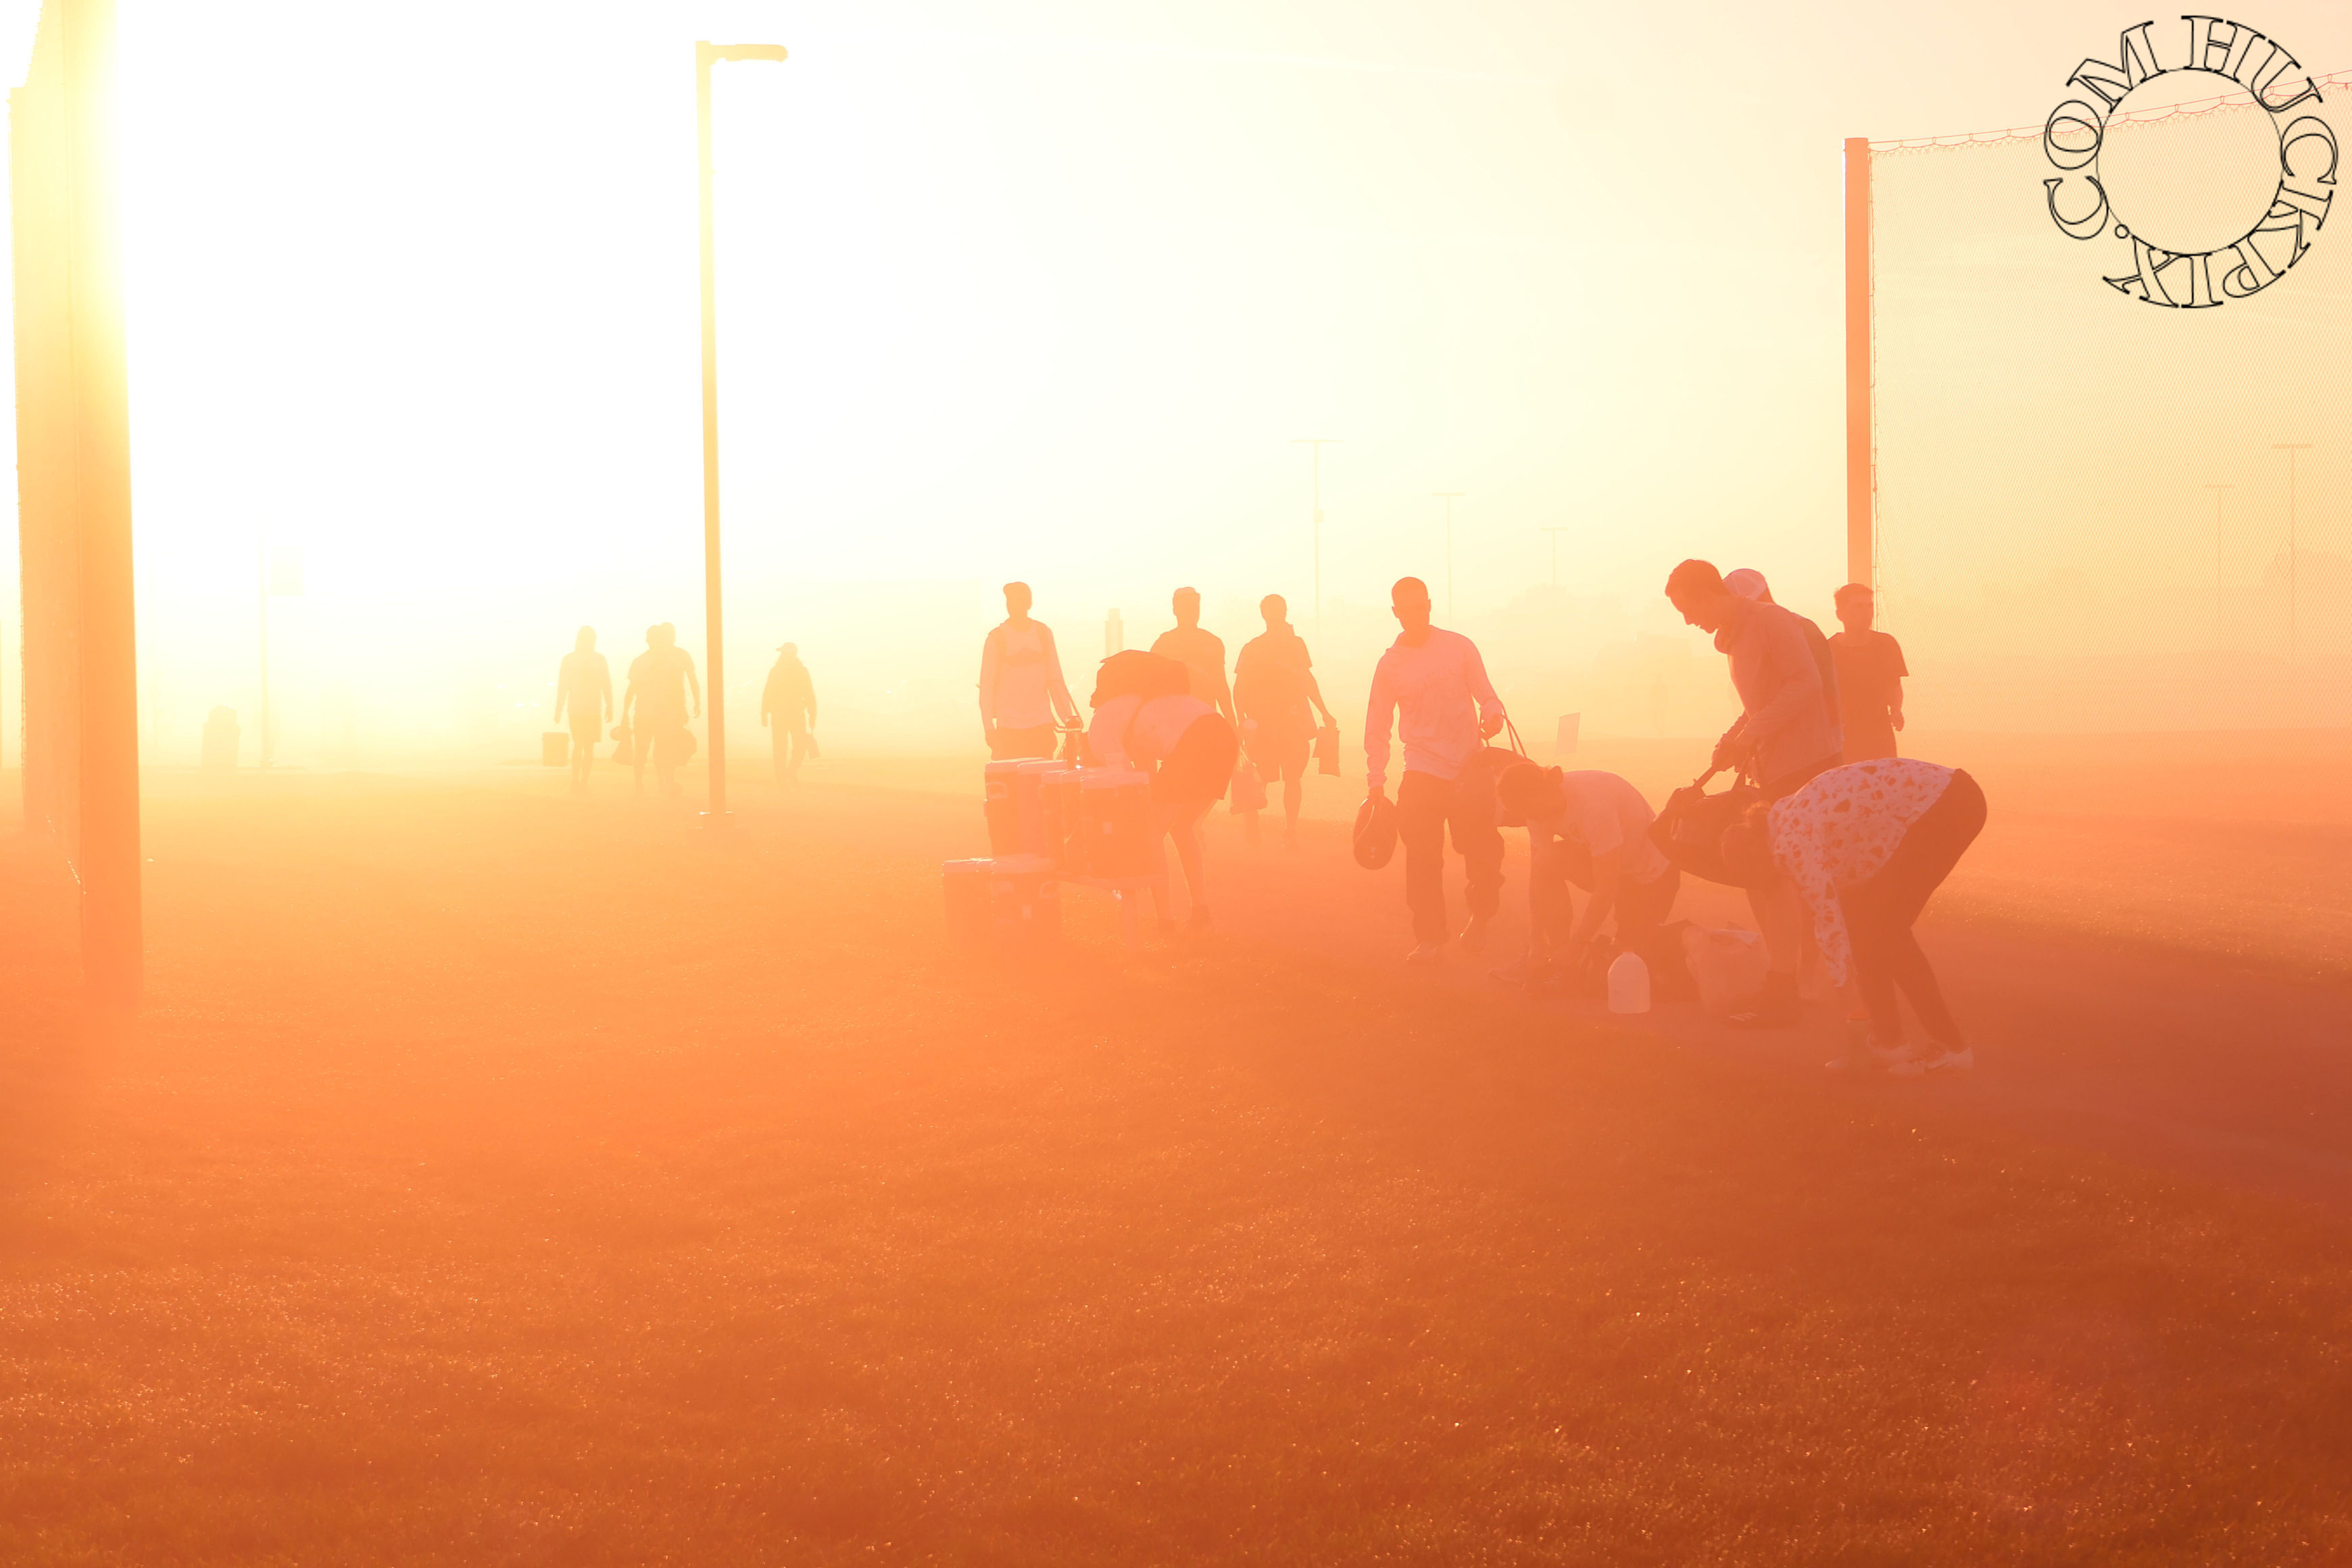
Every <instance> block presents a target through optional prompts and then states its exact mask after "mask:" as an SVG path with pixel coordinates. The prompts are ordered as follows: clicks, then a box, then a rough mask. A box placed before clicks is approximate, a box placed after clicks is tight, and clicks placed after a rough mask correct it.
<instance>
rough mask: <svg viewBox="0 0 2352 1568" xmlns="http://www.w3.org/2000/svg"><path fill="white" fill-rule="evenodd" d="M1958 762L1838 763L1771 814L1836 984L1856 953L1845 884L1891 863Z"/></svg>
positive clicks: (1775, 838)
mask: <svg viewBox="0 0 2352 1568" xmlns="http://www.w3.org/2000/svg"><path fill="white" fill-rule="evenodd" d="M1951 782H1952V770H1951V769H1949V768H1947V767H1939V766H1937V764H1936V763H1923V762H1921V761H1919V760H1918V759H1917V758H1916V757H1882V758H1878V759H1876V760H1874V761H1871V762H1867V763H1849V764H1847V765H1846V766H1844V767H1842V768H1832V769H1831V770H1830V771H1829V772H1827V773H1823V774H1822V775H1821V776H1820V777H1819V778H1816V779H1814V780H1813V781H1812V782H1811V784H1807V785H1806V786H1805V787H1804V788H1802V789H1801V790H1799V791H1798V792H1797V793H1796V794H1794V795H1790V796H1789V797H1788V798H1787V799H1786V800H1781V801H1776V802H1775V803H1774V804H1773V806H1772V809H1771V812H1770V813H1769V815H1768V816H1767V817H1766V818H1765V824H1766V834H1767V837H1768V839H1769V843H1770V845H1771V849H1772V860H1773V863H1774V864H1775V865H1777V866H1779V867H1780V869H1782V870H1783V871H1786V872H1787V873H1788V874H1789V876H1790V879H1793V880H1794V881H1795V882H1796V884H1797V890H1798V891H1799V892H1801V893H1802V894H1803V895H1804V899H1805V906H1806V908H1808V909H1810V910H1811V911H1812V916H1813V936H1814V938H1815V940H1817V941H1818V942H1820V943H1821V946H1822V967H1823V968H1825V969H1827V970H1828V971H1829V976H1830V980H1831V982H1832V984H1838V985H1843V984H1845V977H1846V964H1847V962H1848V960H1849V959H1850V958H1851V957H1852V956H1853V944H1852V942H1849V941H1848V940H1847V937H1846V929H1845V906H1844V904H1843V903H1842V902H1841V901H1840V900H1839V898H1838V894H1839V892H1840V891H1841V890H1842V889H1846V888H1851V887H1853V886H1854V885H1855V884H1857V883H1860V882H1866V881H1868V880H1870V879H1871V878H1873V877H1875V876H1876V875H1878V873H1879V872H1880V871H1881V870H1883V869H1885V866H1886V862H1887V861H1888V860H1889V859H1890V858H1892V857H1893V856H1894V854H1895V850H1896V848H1898V847H1900V846H1901V845H1902V843H1903V837H1904V835H1905V834H1906V833H1908V832H1910V831H1911V825H1912V824H1913V823H1915V822H1916V821H1918V820H1919V818H1920V817H1921V816H1925V815H1926V814H1927V808H1928V807H1929V806H1931V805H1935V804H1936V803H1937V801H1938V800H1941V799H1942V798H1943V797H1944V791H1945V789H1946V787H1947V786H1948V785H1949V784H1951Z"/></svg>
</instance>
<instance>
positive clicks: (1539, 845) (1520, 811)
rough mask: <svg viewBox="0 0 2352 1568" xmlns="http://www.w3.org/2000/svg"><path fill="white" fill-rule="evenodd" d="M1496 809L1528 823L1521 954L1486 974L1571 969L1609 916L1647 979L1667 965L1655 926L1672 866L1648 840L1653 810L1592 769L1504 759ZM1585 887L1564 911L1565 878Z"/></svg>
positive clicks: (1668, 899) (1671, 967)
mask: <svg viewBox="0 0 2352 1568" xmlns="http://www.w3.org/2000/svg"><path fill="white" fill-rule="evenodd" d="M1495 794H1496V798H1497V799H1498V800H1499V801H1500V802H1501V803H1502V805H1503V806H1504V808H1505V809H1506V810H1507V811H1509V812H1510V813H1511V814H1512V815H1514V816H1519V817H1522V818H1524V819H1525V821H1526V822H1527V825H1528V850H1529V857H1528V916H1529V920H1528V956H1527V957H1526V958H1525V959H1523V960H1521V961H1520V963H1518V964H1517V965H1516V966H1514V967H1513V968H1507V969H1503V970H1498V971H1496V973H1497V975H1498V976H1499V977H1500V978H1502V979H1505V980H1524V981H1529V982H1534V981H1539V980H1541V979H1543V978H1544V977H1545V975H1546V973H1547V972H1552V973H1561V974H1569V973H1574V972H1575V970H1576V968H1577V966H1578V964H1579V963H1580V962H1581V961H1582V960H1583V958H1584V955H1585V953H1586V952H1588V951H1589V950H1590V949H1591V945H1592V942H1593V941H1594V940H1595V939H1596V938H1598V937H1599V936H1600V934H1601V924H1602V922H1604V921H1609V920H1611V919H1612V917H1613V918H1614V920H1615V921H1616V928H1617V945H1618V946H1619V947H1621V948H1623V949H1625V950H1626V951H1627V952H1637V953H1639V954H1641V956H1642V962H1643V963H1645V964H1647V965H1649V969H1650V974H1651V979H1652V983H1653V984H1656V983H1657V982H1658V981H1660V980H1661V979H1662V978H1663V977H1664V976H1665V975H1667V974H1671V973H1675V958H1674V955H1673V954H1672V953H1671V952H1668V951H1666V948H1665V944H1664V940H1663V939H1662V937H1661V936H1660V933H1659V928H1660V927H1662V926H1664V924H1665V921H1666V917H1667V916H1668V915H1670V914H1672V913H1673V912H1674V907H1675V894H1676V893H1677V892H1679V891H1680V890H1681V889H1682V885H1683V874H1682V871H1681V870H1680V869H1679V868H1677V867H1676V866H1675V863H1674V862H1673V861H1671V860H1669V859H1667V858H1665V856H1664V854H1663V853H1662V852H1661V851H1660V850H1659V848H1658V847H1657V845H1656V844H1654V843H1653V842H1652V841H1651V839H1650V824H1651V823H1653V822H1654V821H1656V820H1657V815H1658V814H1657V813H1656V812H1654V811H1653V810H1651V809H1650V803H1649V802H1648V801H1646V800H1644V799H1643V798H1642V792H1641V791H1640V790H1637V789H1635V788H1634V787H1633V784H1631V783H1630V782H1628V781H1627V780H1625V779H1622V778H1620V777H1619V776H1618V775H1617V774H1615V773H1601V772H1600V771H1599V770H1597V769H1589V768H1580V769H1577V770H1574V771H1572V772H1571V771H1565V770H1562V769H1559V768H1542V767H1538V766H1537V765H1536V764H1535V763H1512V764H1511V765H1510V766H1509V767H1507V768H1505V769H1504V770H1503V773H1502V776H1501V777H1500V778H1499V779H1497V780H1496V785H1495ZM1570 882H1573V883H1576V884H1578V885H1579V886H1581V887H1583V888H1585V889H1588V890H1589V891H1590V892H1591V897H1590V898H1588V899H1586V900H1584V912H1583V913H1582V914H1581V915H1578V916H1576V917H1575V919H1574V920H1573V921H1568V920H1566V919H1565V918H1564V915H1565V907H1566V905H1567V904H1568V901H1569V894H1568V889H1567V884H1569V883H1570Z"/></svg>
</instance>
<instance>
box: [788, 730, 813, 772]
mask: <svg viewBox="0 0 2352 1568" xmlns="http://www.w3.org/2000/svg"><path fill="white" fill-rule="evenodd" d="M792 741H793V754H792V762H791V768H790V771H789V773H787V774H786V776H785V779H784V782H785V783H786V784H798V783H800V782H801V764H802V763H805V762H807V761H808V752H809V732H808V731H806V730H803V729H802V728H800V727H798V726H797V725H796V726H794V727H793V735H792Z"/></svg>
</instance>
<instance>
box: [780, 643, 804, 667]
mask: <svg viewBox="0 0 2352 1568" xmlns="http://www.w3.org/2000/svg"><path fill="white" fill-rule="evenodd" d="M776 651H777V652H778V653H780V654H782V655H783V656H784V657H785V658H789V659H791V660H792V661H793V663H795V664H798V663H799V662H800V658H801V645H800V644H798V643H796V642H788V643H779V644H778V645H777V646H776Z"/></svg>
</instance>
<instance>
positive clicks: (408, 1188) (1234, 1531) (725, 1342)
mask: <svg viewBox="0 0 2352 1568" xmlns="http://www.w3.org/2000/svg"><path fill="white" fill-rule="evenodd" d="M262 784H267V785H268V788H267V789H264V788H261V787H259V786H260V785H262ZM544 789H545V783H544V781H543V780H536V779H534V780H532V781H530V787H528V788H526V787H522V786H520V784H518V785H517V786H516V787H506V788H469V787H459V786H457V785H425V784H393V783H387V782H384V781H369V780H364V779H355V778H345V779H330V778H319V779H309V780H303V779H284V780H270V781H250V782H247V781H239V783H238V784H237V785H236V787H235V788H234V789H232V790H229V791H227V792H225V793H220V794H217V795H204V794H189V795H183V796H182V797H180V798H173V799H164V800H159V801H158V802H157V803H155V804H154V805H152V808H151V826H150V834H149V853H150V854H151V855H152V856H153V857H154V863H153V864H152V866H151V867H150V868H149V871H150V896H151V931H152V952H153V958H152V997H153V1000H152V1005H151V1006H150V1008H149V1009H148V1011H147V1013H146V1015H145V1016H144V1017H143V1018H142V1020H141V1021H140V1022H138V1023H137V1024H136V1025H135V1026H130V1027H118V1028H112V1029H106V1028H100V1027H97V1026H88V1025H85V1024H82V1023H80V1022H79V1021H77V1019H76V1018H75V1016H74V1015H73V1014H72V1013H71V1012H70V1010H69V1009H68V1007H67V1006H66V1005H65V1001H64V997H63V994H62V986H63V981H62V978H61V973H60V958H61V954H62V940H61V936H60V928H61V926H62V924H63V921H64V919H65V917H66V915H67V914H68V913H69V910H70V902H69V900H70V896H71V895H70V889H69V888H68V887H67V886H66V885H64V884H62V883H61V881H60V879H59V877H58V873H57V872H56V870H55V868H53V867H50V866H49V865H48V864H47V861H46V860H45V859H44V858H43V857H42V855H41V853H40V852H39V850H38V849H37V847H36V846H34V845H32V844H31V843H29V842H28V841H26V840H23V839H21V838H20V839H15V840H11V841H9V842H7V843H6V844H5V847H0V868H5V881H6V885H7V887H8V888H9V889H10V896H9V897H8V899H7V900H5V906H0V934H5V938H6V941H5V944H0V1008H5V1016H7V1017H9V1018H11V1019H14V1020H16V1026H15V1027H12V1028H11V1029H10V1030H9V1031H8V1034H7V1038H6V1041H5V1046H0V1067H5V1092H0V1130H5V1143H4V1144H0V1146H4V1147H5V1167H0V1258H5V1274H0V1323H5V1325H6V1331H5V1334H0V1561H5V1562H8V1563H38V1564H52V1563H53V1564H67V1563H77V1564H79V1563H137V1564H164V1563H240V1564H242V1563H260V1564H275V1563H287V1564H293V1563H301V1564H341V1563H352V1564H361V1563H367V1564H374V1563H551V1564H553V1563H696V1564H723V1563H793V1564H824V1563H876V1562H885V1563H1006V1564H1013V1563H1020V1564H1054V1563H1114V1562H1115V1563H1170V1564H1177V1563H1205V1562H1258V1563H1432V1564H1437V1563H1445V1564H1457V1563H1591V1564H1596V1565H1599V1564H1635V1563H1658V1564H1687V1563H1759V1564H1766V1563H1772V1564H1778V1563H1971V1564H1974V1563H2099V1564H2113V1563H2200V1564H2202V1563H2265V1564H2267V1563H2298V1564H2303V1563H2307V1564H2322V1563H2352V1247H2347V1238H2352V1227H2347V1223H2346V1222H2345V1221H2344V1220H2343V1219H2342V1218H2341V1217H2340V1216H2337V1215H2330V1214H2326V1213H2323V1212H2320V1211H2312V1210H2301V1209H2295V1208H2291V1207H2287V1206H2284V1205H2275V1204H2272V1203H2268V1202H2264V1201H2262V1200H2258V1199H2255V1198H2252V1197H2246V1196H2242V1195H2236V1194H2229V1193H2226V1192H2221V1191H2218V1190H2213V1189H2209V1188H2200V1187H2198V1186H2195V1185H2192V1184H2186V1183H2181V1182H2176V1181H2170V1180H2167V1179H2164V1178H2161V1177H2158V1176H2156V1175H2151V1174H2148V1173H2143V1172H2138V1171H2134V1170H2130V1169H2126V1168H2125V1167H2122V1166H2116V1165H2110V1164H2105V1163H2100V1162H2097V1161H2095V1160H2093V1159H2091V1158H2089V1157H2087V1156H2084V1155H2080V1154H2074V1153H2069V1152H2062V1151H2055V1150H2051V1149H2046V1148H2041V1147H2036V1146H2034V1145H2032V1144H2030V1143H2028V1142H2023V1141H2021V1140H2019V1139H2017V1138H2014V1137H2010V1136H2005V1135H2002V1134H2000V1133H1999V1132H1997V1131H1991V1130H1989V1129H1988V1128H1987V1127H1985V1126H1984V1125H1982V1124H1981V1123H1979V1121H1973V1120H1971V1119H1970V1118H1969V1117H1968V1116H1966V1115H1963V1114H1960V1113H1958V1112H1957V1111H1955V1110H1951V1109H1949V1108H1948V1107H1943V1106H1939V1105H1938V1103H1937V1101H1936V1100H1933V1099H1932V1098H1929V1097H1922V1096H1918V1095H1913V1094H1897V1093H1890V1092H1879V1091H1854V1090H1849V1089H1840V1088H1837V1087H1834V1086H1831V1085H1827V1084H1823V1083H1820V1082H1815V1081H1812V1080H1811V1079H1809V1078H1806V1079H1800V1078H1795V1077H1792V1076H1790V1074H1787V1073H1785V1072H1772V1071H1767V1070H1762V1069H1760V1068H1743V1067H1741V1066H1739V1065H1738V1064H1736V1063H1727V1062H1725V1061H1723V1060H1721V1059H1717V1058H1706V1057H1704V1056H1700V1055H1696V1054H1692V1053H1686V1052H1683V1051H1678V1050H1675V1049H1672V1048H1668V1047H1662V1046H1661V1045H1659V1044H1658V1043H1657V1042H1655V1041H1654V1040H1648V1039H1643V1038H1639V1037H1634V1036H1631V1035H1626V1034H1619V1033H1612V1032H1611V1031H1608V1030H1605V1029H1601V1028H1574V1027H1564V1026H1563V1025H1562V1023H1561V1021H1560V1019H1559V1016H1557V1015H1555V1014H1551V1013H1547V1012H1544V1011H1540V1010H1538V1009H1536V1008H1533V1007H1530V1006H1527V1005H1521V1004H1519V1003H1517V1002H1514V1001H1512V1000H1511V999H1509V998H1507V997H1503V996H1491V997H1489V996H1479V995H1475V994H1471V995H1465V994H1461V993H1458V992H1448V991H1442V990H1434V989H1432V988H1428V987H1424V986H1419V985H1415V984H1410V983H1409V979H1410V977H1408V976H1403V975H1400V974H1396V973H1391V972H1388V971H1386V970H1369V969H1364V968H1360V967H1355V966H1350V965H1347V964H1343V963H1336V962H1331V963H1325V962H1319V961H1316V960H1313V959H1311V958H1303V957H1300V956H1298V955H1297V954H1294V953H1286V952H1276V951H1275V950H1273V949H1270V948H1266V947H1263V946H1259V945H1255V944H1253V943H1250V942H1245V941H1243V940H1240V939H1236V938H1232V937H1212V938H1209V939H1205V940H1203V941H1201V942H1187V943H1183V944H1179V945H1176V946H1173V947H1153V948H1150V949H1147V950H1145V951H1144V952H1139V953H1133V954H1130V953H1127V952H1122V951H1120V950H1119V949H1118V946H1117V944H1116V942H1115V941H1114V940H1113V937H1112V933H1111V931H1110V929H1109V924H1108V919H1107V916H1106V912H1105V910H1104V909H1103V908H1102V906H1101V905H1100V904H1099V903H1098V902H1096V901H1081V902H1078V903H1076V904H1075V905H1074V907H1073V910H1072V920H1071V926H1072V930H1071V933H1070V940H1069V942H1067V943H1066V947H1065V949H1064V951H1063V952H1061V953H1060V954H1059V955H1058V956H1055V957H1054V958H1053V959H1051V960H1050V961H1047V962H1043V963H1033V964H1031V965H1029V966H1027V967H1020V966H1013V965H1008V964H1005V963H999V962H992V961H990V960H986V959H983V958H977V957H973V956H971V955H968V954H962V953H959V952H955V951H953V950H951V949H950V948H948V947H947V946H946V945H945V944H944V943H943V942H942V939H941V934H940V919H939V909H938V904H939V893H938V888H937V879H936V866H937V862H938V860H939V859H940V858H941V856H942V854H943V853H952V852H955V851H956V850H957V849H958V848H959V847H963V846H960V845H959V843H958V841H957V836H958V835H959V834H961V835H962V836H964V837H967V838H968V837H969V835H970V832H971V824H969V823H967V822H965V821H964V820H963V818H964V817H965V816H971V815H972V814H971V811H970V809H969V807H963V808H960V809H961V815H958V816H953V817H952V818H950V816H946V815H943V814H942V812H941V811H940V809H939V808H937V807H935V806H929V805H923V804H921V803H920V802H919V801H918V800H917V799H916V798H915V797H910V796H906V795H893V794H891V793H889V792H887V791H886V790H883V789H880V788H877V787H859V788H856V789H841V790H817V791H811V792H808V794H807V795H805V796H804V797H803V799H801V800H799V801H797V802H795V803H793V805H792V807H791V808H790V809H789V810H785V809H782V808H780V807H779V806H778V805H777V804H776V797H775V795H774V794H773V793H772V792H767V793H764V794H759V795H753V797H752V800H751V803H750V805H747V807H746V809H745V812H744V816H743V820H742V822H741V825H740V828H739V829H738V831H737V832H736V833H735V834H734V835H733V836H732V837H722V838H719V839H717V840H714V839H713V837H711V836H709V835H707V834H702V833H698V832H697V831H695V830H694V829H692V828H691V827H689V826H687V824H686V822H685V821H684V820H683V819H682V818H681V817H680V816H676V815H673V814H669V813H666V812H663V811H659V810H655V811H638V810H634V809H632V808H630V807H629V806H627V805H625V804H624V803H619V802H614V803H605V802H602V801H599V802H594V803H588V804H584V805H583V804H580V803H573V802H570V801H566V800H562V799H560V798H551V797H550V796H549V795H547V794H545V793H544ZM1335 874H1337V872H1336V871H1335Z"/></svg>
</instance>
